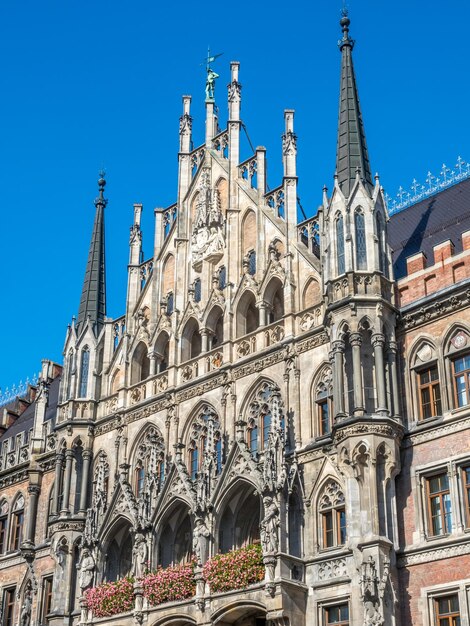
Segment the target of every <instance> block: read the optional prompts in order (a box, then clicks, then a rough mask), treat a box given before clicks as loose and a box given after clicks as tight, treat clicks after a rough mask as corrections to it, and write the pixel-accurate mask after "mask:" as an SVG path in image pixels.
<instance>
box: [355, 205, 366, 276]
mask: <svg viewBox="0 0 470 626" xmlns="http://www.w3.org/2000/svg"><path fill="white" fill-rule="evenodd" d="M354 228H355V231H356V265H357V269H358V270H365V269H367V243H366V224H365V218H364V213H363V212H362V211H360V210H357V211H356V212H355V213H354Z"/></svg>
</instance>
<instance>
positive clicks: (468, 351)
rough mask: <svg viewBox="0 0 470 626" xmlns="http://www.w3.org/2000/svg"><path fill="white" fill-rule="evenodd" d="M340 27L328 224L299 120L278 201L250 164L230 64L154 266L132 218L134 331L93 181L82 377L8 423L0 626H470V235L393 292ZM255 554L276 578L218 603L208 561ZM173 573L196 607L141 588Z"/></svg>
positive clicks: (160, 215)
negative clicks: (112, 295)
mask: <svg viewBox="0 0 470 626" xmlns="http://www.w3.org/2000/svg"><path fill="white" fill-rule="evenodd" d="M341 26H342V30H343V38H342V40H341V41H340V51H341V58H342V66H341V80H342V83H341V98H340V117H339V130H338V156H337V168H336V169H337V174H336V176H335V182H334V188H333V190H332V193H331V194H330V195H328V193H327V190H325V191H324V196H323V203H322V206H321V207H320V209H319V211H318V214H317V215H316V216H315V217H314V218H311V219H308V220H306V221H304V222H302V223H300V224H299V223H298V221H297V175H296V156H297V146H296V135H295V132H294V112H293V111H292V110H286V111H285V114H284V118H285V119H284V122H285V129H284V134H283V167H284V176H283V179H282V182H281V184H280V185H279V186H278V187H277V188H275V189H274V190H270V191H268V189H267V184H266V152H265V149H264V148H262V147H258V148H257V149H256V151H255V154H253V155H252V156H251V157H250V158H249V159H246V160H245V161H242V162H241V159H240V151H239V135H240V131H241V126H242V122H241V118H240V106H241V85H240V82H239V64H238V63H236V62H233V63H232V64H231V82H230V84H229V86H228V121H227V127H226V128H225V129H223V130H221V129H220V128H219V123H218V117H217V115H218V114H217V108H216V107H215V102H214V98H213V84H212V83H211V84H210V89H209V90H208V93H209V96H208V97H207V99H206V137H205V143H204V145H202V146H199V147H198V148H195V149H194V148H193V145H192V118H191V112H190V102H191V98H190V97H189V96H184V97H183V113H182V116H181V119H180V150H179V155H178V164H179V165H178V167H179V178H178V191H177V201H176V203H175V204H174V205H172V206H170V207H168V208H166V209H157V210H156V211H155V242H154V253H153V255H152V257H151V258H150V259H147V260H143V259H142V232H141V214H142V210H143V207H142V205H140V204H136V205H134V220H133V224H132V227H131V231H130V242H129V246H130V258H129V266H128V292H127V302H126V305H125V314H124V315H123V316H122V317H121V318H118V319H110V318H107V317H105V316H104V313H103V312H104V310H105V309H104V305H105V300H104V289H105V285H104V269H103V263H104V238H103V232H104V209H105V207H106V200H105V198H104V187H105V181H104V179H103V178H101V179H100V181H99V189H100V193H99V196H98V198H97V200H96V201H95V204H96V221H95V228H94V231H93V238H92V243H91V247H90V256H89V261H88V266H87V273H86V277H85V282H84V288H83V292H82V298H81V303H80V311H79V315H78V318H77V320H78V321H77V322H75V321H74V322H73V323H72V324H71V326H70V327H69V328H68V331H67V336H66V343H65V348H64V364H63V370H62V371H61V368H59V367H58V366H55V365H54V364H52V363H50V362H47V361H45V362H44V363H43V368H42V373H41V376H40V380H39V383H38V385H37V387H36V388H35V398H34V402H32V403H31V404H29V405H28V406H27V408H26V410H25V411H24V412H23V413H22V414H21V415H14V416H13V417H12V414H11V412H10V413H8V417H5V419H4V429H3V430H4V431H5V432H4V433H3V435H2V437H1V440H0V445H1V448H0V451H1V455H2V456H1V469H0V489H1V492H0V552H1V554H0V587H1V594H2V595H1V598H2V620H3V625H4V626H16V625H17V624H18V626H29V625H30V624H37V625H40V626H42V625H45V624H49V625H50V626H59V625H61V626H62V625H63V624H64V623H67V624H76V625H78V624H82V625H85V624H101V623H103V624H117V625H119V626H131V625H133V624H146V625H147V624H148V626H153V625H155V626H157V625H158V626H164V625H168V626H170V625H171V626H189V625H196V624H197V625H199V626H209V625H212V624H214V625H215V624H218V625H219V626H228V625H235V624H236V625H238V626H262V625H265V624H268V625H269V626H328V625H329V624H341V625H343V626H346V625H347V624H351V625H361V626H362V625H364V626H367V625H377V626H378V625H383V624H385V625H387V626H399V625H401V626H406V625H408V624H413V626H431V625H434V624H451V623H452V624H457V623H461V624H467V625H468V624H469V614H468V602H469V598H468V593H469V590H470V577H469V574H468V571H469V564H470V538H469V537H470V535H469V530H470V445H469V444H470V435H469V433H470V264H469V261H468V259H469V254H470V247H469V242H470V240H469V235H468V231H467V232H464V233H462V234H461V241H462V251H461V252H457V253H455V252H454V249H453V245H452V244H451V243H450V242H448V241H443V240H436V242H435V246H434V253H435V257H434V263H433V265H432V266H429V267H427V266H426V265H425V259H424V257H423V255H422V254H420V253H415V254H414V255H413V256H412V257H411V258H409V259H408V264H407V267H408V274H407V275H406V276H403V277H401V278H400V279H399V280H395V279H394V256H393V252H392V250H391V248H390V245H389V235H390V231H391V229H393V228H394V219H393V218H392V219H390V217H389V215H388V213H387V208H386V202H385V199H384V195H383V191H382V188H381V186H380V183H379V180H378V178H377V177H376V178H375V179H374V180H372V177H371V174H370V171H371V170H370V166H369V158H368V153H367V147H366V142H365V133H364V128H363V123H362V117H361V114H360V108H359V99H358V95H357V90H356V86H355V85H356V83H355V75H354V69H353V65H352V49H353V46H354V42H353V40H352V39H350V37H349V19H348V17H347V15H343V18H342V20H341ZM211 80H213V79H211ZM468 203H470V195H468ZM410 226H411V225H410ZM101 254H102V257H101V256H100V255H101ZM25 406H26V405H25ZM5 415H6V413H5ZM247 545H255V546H260V549H261V554H262V557H261V558H262V565H263V566H264V577H263V578H262V579H261V580H257V581H255V582H253V583H252V584H250V585H249V586H248V587H247V588H245V589H240V588H237V584H232V588H230V589H224V590H223V591H220V590H218V589H217V588H216V587H215V584H214V583H212V588H211V579H210V576H209V575H208V574H207V572H208V571H209V570H208V569H207V563H208V562H209V563H211V562H213V561H212V560H211V559H214V557H215V555H217V554H220V553H223V554H225V553H229V552H230V551H232V550H236V549H240V548H243V547H244V546H247ZM179 563H180V564H181V563H191V567H193V568H194V579H195V587H194V591H193V593H191V594H189V596H188V597H185V598H184V599H181V600H178V601H168V602H165V603H163V604H159V605H156V606H154V605H153V604H155V603H152V601H151V599H149V596H148V594H146V591H145V580H146V578H145V577H146V575H147V571H148V570H155V569H156V568H157V567H160V568H163V570H165V568H169V567H170V566H172V565H175V564H179ZM232 574H233V572H232ZM127 576H132V577H133V578H132V583H131V584H132V591H131V596H130V597H131V602H130V605H129V606H128V607H127V608H126V609H125V610H121V611H120V612H118V613H117V614H113V615H110V616H107V617H106V616H103V617H101V616H99V615H97V614H96V610H95V611H93V610H92V608H91V606H90V601H89V600H88V601H87V598H89V597H90V593H91V592H90V590H91V589H94V588H96V587H99V586H100V585H101V584H102V583H104V582H109V581H116V580H123V579H125V578H126V577H127ZM113 593H116V590H114V591H113ZM457 615H458V616H459V618H460V622H458V621H456V620H457ZM446 616H447V617H446ZM441 618H442V619H441ZM440 619H441V621H439V620H440ZM445 619H447V620H448V621H444V620H445ZM452 619H453V620H454V621H451V620H452Z"/></svg>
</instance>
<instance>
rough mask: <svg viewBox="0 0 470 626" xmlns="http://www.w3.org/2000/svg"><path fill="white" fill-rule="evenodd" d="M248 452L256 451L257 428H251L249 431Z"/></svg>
mask: <svg viewBox="0 0 470 626" xmlns="http://www.w3.org/2000/svg"><path fill="white" fill-rule="evenodd" d="M250 450H251V452H257V451H258V427H257V426H253V428H252V429H251V430H250Z"/></svg>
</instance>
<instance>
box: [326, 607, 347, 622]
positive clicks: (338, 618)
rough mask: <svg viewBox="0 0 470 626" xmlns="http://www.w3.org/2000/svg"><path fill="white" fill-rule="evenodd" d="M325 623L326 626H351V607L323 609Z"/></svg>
mask: <svg viewBox="0 0 470 626" xmlns="http://www.w3.org/2000/svg"><path fill="white" fill-rule="evenodd" d="M323 623H324V625H325V626H330V625H331V624H336V626H349V606H348V605H347V604H337V605H336V606H328V607H325V608H324V609H323Z"/></svg>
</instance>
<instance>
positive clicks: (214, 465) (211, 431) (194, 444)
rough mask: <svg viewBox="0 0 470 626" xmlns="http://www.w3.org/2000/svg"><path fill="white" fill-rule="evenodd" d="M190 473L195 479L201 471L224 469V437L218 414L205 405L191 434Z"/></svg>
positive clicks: (217, 471)
mask: <svg viewBox="0 0 470 626" xmlns="http://www.w3.org/2000/svg"><path fill="white" fill-rule="evenodd" d="M188 448H189V459H188V461H189V474H190V476H191V478H192V479H193V480H195V479H196V478H197V477H198V474H199V473H200V472H201V471H207V472H211V471H212V470H213V469H215V472H216V473H219V472H220V471H221V470H222V437H221V431H220V424H219V421H218V418H217V415H216V414H215V413H214V411H213V410H212V408H211V407H209V406H205V407H203V408H202V410H201V412H200V413H199V415H198V416H197V418H196V419H195V420H194V423H193V425H192V428H191V432H190V436H189V446H188Z"/></svg>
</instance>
